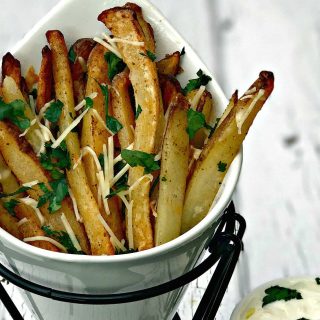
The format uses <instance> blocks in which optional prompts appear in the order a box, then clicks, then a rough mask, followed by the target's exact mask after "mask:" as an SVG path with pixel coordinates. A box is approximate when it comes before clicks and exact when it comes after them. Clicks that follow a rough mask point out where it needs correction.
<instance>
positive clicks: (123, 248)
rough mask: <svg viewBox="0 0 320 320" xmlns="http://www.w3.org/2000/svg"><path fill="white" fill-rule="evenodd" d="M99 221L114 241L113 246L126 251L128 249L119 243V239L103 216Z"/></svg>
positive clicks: (99, 216) (99, 217)
mask: <svg viewBox="0 0 320 320" xmlns="http://www.w3.org/2000/svg"><path fill="white" fill-rule="evenodd" d="M98 219H99V220H100V222H101V224H102V225H103V227H104V228H105V229H106V231H107V232H108V233H109V236H110V240H111V239H112V241H113V244H114V245H115V246H116V247H117V248H119V249H120V250H122V251H126V250H127V249H126V247H125V246H124V245H123V244H122V243H121V241H119V239H118V238H117V237H116V235H115V234H114V233H113V231H112V230H111V228H110V227H109V225H108V224H107V222H106V221H105V220H104V219H103V218H102V216H101V214H99V215H98Z"/></svg>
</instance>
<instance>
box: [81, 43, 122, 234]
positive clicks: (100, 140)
mask: <svg viewBox="0 0 320 320" xmlns="http://www.w3.org/2000/svg"><path fill="white" fill-rule="evenodd" d="M106 52H107V49H106V48H104V47H103V46H101V45H100V44H97V45H96V46H95V48H94V49H93V50H92V51H91V54H90V56H89V60H88V82H87V87H86V96H89V95H90V94H92V93H94V92H97V93H98V96H97V97H96V98H95V99H94V100H93V109H95V110H97V112H98V113H99V115H100V117H101V118H102V119H105V118H106V112H105V103H104V96H103V94H102V92H101V89H100V86H99V83H108V82H109V80H108V65H107V63H106V61H105V59H104V55H105V53H106ZM109 136H110V134H109V132H108V131H107V130H106V129H105V127H104V126H103V125H102V124H101V123H100V122H99V121H98V120H97V118H96V117H95V116H94V113H93V110H92V109H91V110H89V112H88V113H87V114H86V115H85V116H84V118H83V123H82V133H81V146H82V148H83V147H85V146H89V147H91V148H92V149H93V150H94V152H95V153H96V154H97V155H99V154H103V145H104V144H106V145H107V139H108V137H109ZM83 162H84V168H85V170H86V174H87V177H88V182H89V186H90V189H91V191H92V193H93V195H94V197H95V199H96V201H97V202H98V179H97V176H96V172H97V168H96V165H95V162H94V160H93V158H92V156H91V155H86V156H85V157H84V158H83ZM108 205H109V209H110V214H109V215H107V214H106V213H105V211H104V208H103V205H101V206H100V207H99V209H100V212H101V213H102V216H103V218H104V219H105V220H106V221H107V223H108V225H109V226H110V228H111V229H112V231H113V232H114V233H115V235H116V236H117V238H118V239H119V240H121V239H123V238H124V232H123V223H122V219H121V212H120V207H119V203H118V199H117V198H116V197H113V198H111V199H109V200H108Z"/></svg>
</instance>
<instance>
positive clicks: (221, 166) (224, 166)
mask: <svg viewBox="0 0 320 320" xmlns="http://www.w3.org/2000/svg"><path fill="white" fill-rule="evenodd" d="M217 166H218V171H220V172H225V171H226V169H227V164H226V163H224V162H221V161H219V163H218V164H217Z"/></svg>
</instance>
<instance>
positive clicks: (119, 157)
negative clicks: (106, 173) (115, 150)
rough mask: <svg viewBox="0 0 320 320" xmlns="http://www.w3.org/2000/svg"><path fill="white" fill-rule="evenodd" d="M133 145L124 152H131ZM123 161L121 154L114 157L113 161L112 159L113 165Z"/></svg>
mask: <svg viewBox="0 0 320 320" xmlns="http://www.w3.org/2000/svg"><path fill="white" fill-rule="evenodd" d="M133 145H134V143H131V144H130V145H129V146H128V147H127V148H126V149H124V150H132V149H133ZM121 160H123V159H122V156H121V153H120V154H119V155H118V156H116V157H115V158H114V159H113V165H115V164H116V163H118V162H119V161H121Z"/></svg>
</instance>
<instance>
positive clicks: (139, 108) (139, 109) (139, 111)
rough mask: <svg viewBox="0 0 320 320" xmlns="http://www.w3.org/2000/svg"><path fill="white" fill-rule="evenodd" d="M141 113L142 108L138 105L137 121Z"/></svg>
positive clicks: (135, 116)
mask: <svg viewBox="0 0 320 320" xmlns="http://www.w3.org/2000/svg"><path fill="white" fill-rule="evenodd" d="M141 112H142V108H141V106H140V104H138V108H137V111H136V114H135V115H134V118H135V120H137V119H138V118H139V115H140V113H141Z"/></svg>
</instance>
